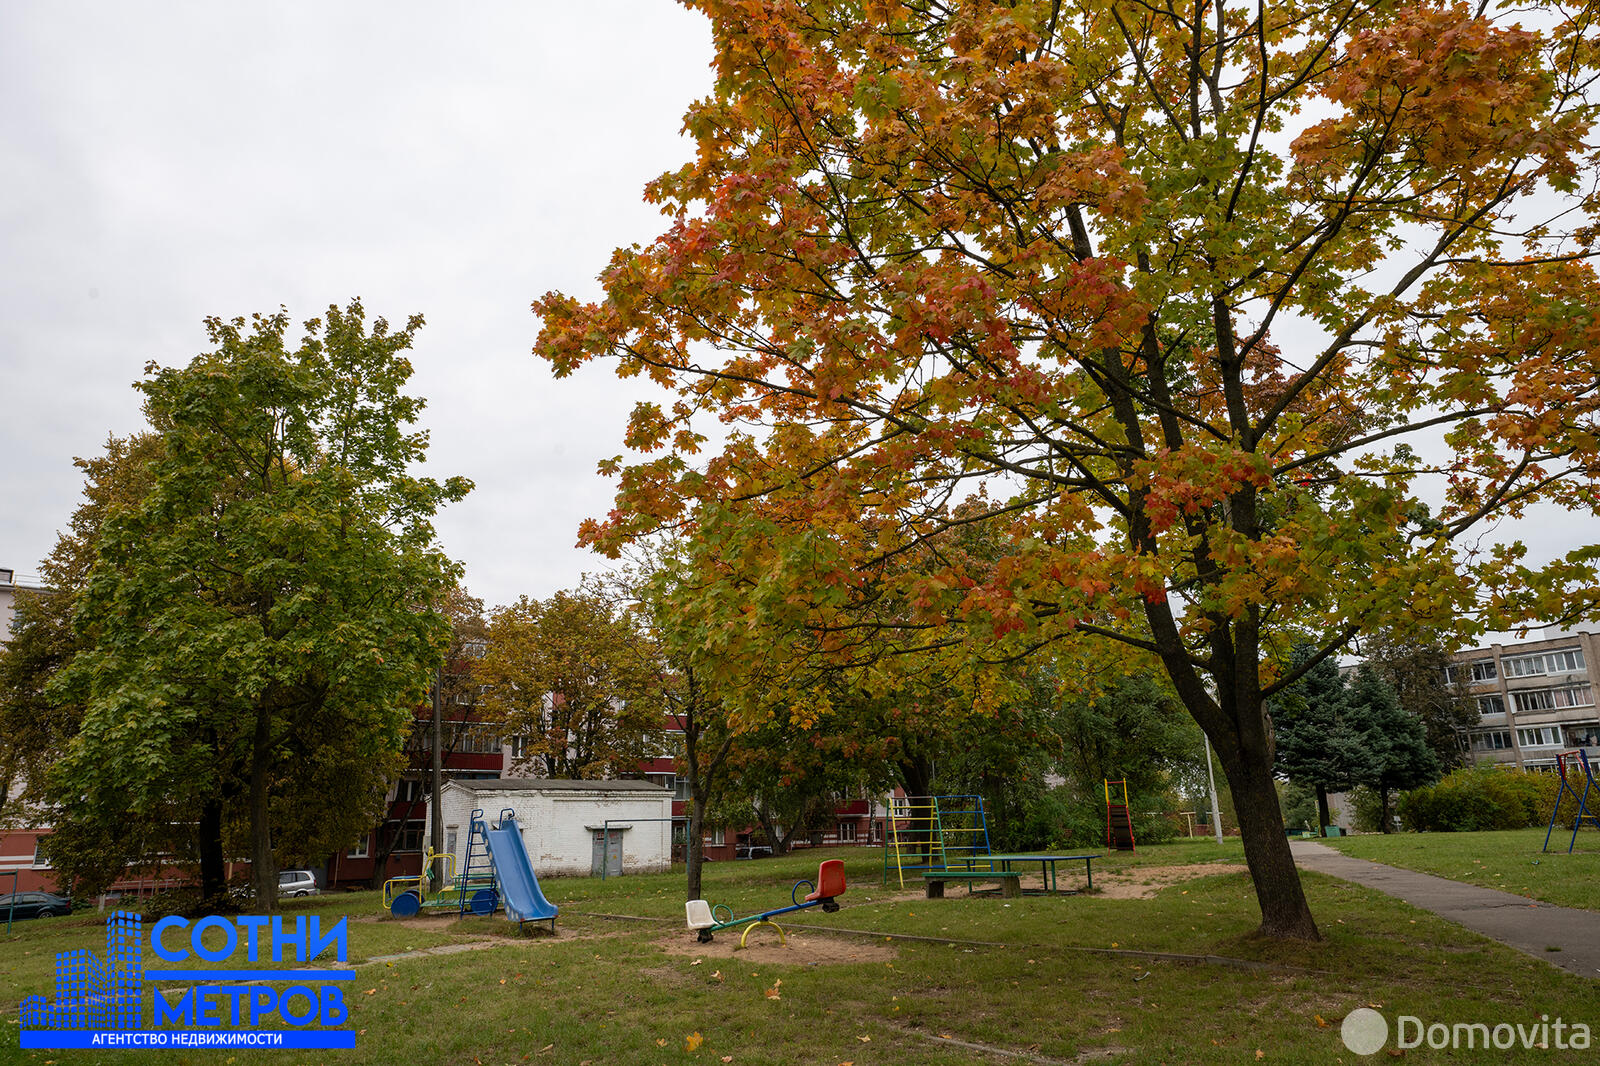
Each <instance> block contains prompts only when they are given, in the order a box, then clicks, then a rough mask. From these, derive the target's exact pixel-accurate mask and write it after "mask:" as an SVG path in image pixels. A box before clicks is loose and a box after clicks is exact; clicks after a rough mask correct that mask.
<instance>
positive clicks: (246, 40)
mask: <svg viewBox="0 0 1600 1066" xmlns="http://www.w3.org/2000/svg"><path fill="white" fill-rule="evenodd" d="M710 60H711V39H710V30H709V25H708V24H707V23H706V22H705V20H704V19H702V18H701V17H700V16H699V15H697V14H693V13H690V12H687V11H685V10H684V9H683V8H681V7H679V6H677V5H676V4H674V3H671V2H670V0H608V2H607V3H605V4H572V3H565V2H560V0H522V2H497V3H478V4H465V5H442V4H436V3H426V4H425V3H413V2H393V0H385V2H383V3H376V2H364V3H275V4H217V3H209V2H208V3H174V2H170V0H162V2H149V0H138V2H127V0H118V2H110V0H106V2H100V3H75V2H70V0H8V2H7V3H5V4H3V5H0V234H3V239H0V380H3V385H0V396H3V397H4V407H3V409H0V464H3V465H0V471H3V473H0V489H3V493H0V567H15V568H16V569H18V570H19V571H33V570H35V569H36V568H37V565H38V561H39V560H40V559H41V558H42V557H43V556H44V555H45V554H47V553H48V552H49V551H50V549H51V546H52V545H53V544H54V542H55V537H56V531H57V530H58V529H60V528H61V527H62V526H63V525H64V524H65V522H66V520H67V518H68V516H69V515H70V513H71V511H72V509H73V508H74V507H75V506H76V503H77V500H78V495H79V492H80V489H81V486H82V480H81V478H80V477H79V474H78V471H77V470H75V469H74V468H73V466H72V459H73V457H74V456H78V455H92V454H94V453H95V452H97V451H98V450H99V448H100V446H101V444H102V443H103V442H104V440H105V437H106V435H107V434H108V433H117V434H125V433H128V432H131V431H133V430H135V429H137V428H139V426H140V425H141V422H142V420H141V418H140V416H139V411H138V398H137V395H136V394H135V392H134V391H133V389H132V388H130V385H131V384H132V383H133V382H134V381H136V380H138V379H139V378H140V377H141V376H142V373H143V368H144V365H145V364H146V362H148V361H149V360H152V359H154V360H157V361H159V362H162V363H165V364H174V365H176V364H182V363H184V362H187V361H188V360H189V359H190V358H191V357H193V356H194V355H196V354H198V353H199V352H201V351H202V350H204V348H205V335H204V332H203V329H202V326H201V320H202V319H203V318H204V317H205V316H206V315H211V314H218V315H224V316H233V315H248V314H249V313H251V312H254V311H268V310H273V309H275V308H277V307H278V306H279V305H280V304H282V305H284V306H286V307H287V308H288V309H289V312H290V314H291V315H292V316H293V317H294V318H295V319H296V320H302V319H305V318H309V317H312V316H314V315H317V314H320V313H321V311H322V309H323V308H324V307H325V306H326V305H327V304H328V303H330V302H338V303H343V302H344V301H346V300H347V299H349V298H350V297H352V296H360V297H361V298H362V299H363V301H364V302H365V304H366V306H367V309H368V312H369V315H374V316H375V315H379V314H381V315H384V316H386V317H388V318H389V319H391V320H392V321H403V320H404V319H405V317H406V316H407V315H408V314H410V313H412V312H419V311H420V312H422V313H423V314H425V315H426V316H427V319H428V325H427V326H426V327H425V328H424V329H423V331H422V333H421V335H420V337H419V343H418V346H417V349H416V350H415V351H414V352H413V356H412V357H413V362H414V364H415V366H416V371H417V373H416V377H415V378H414V379H413V391H415V392H416V393H417V394H419V395H422V396H425V397H427V399H428V405H429V406H428V411H427V412H426V414H425V419H424V422H425V425H426V427H427V428H428V429H429V430H430V431H431V432H432V439H433V447H432V462H431V463H430V470H431V471H432V472H435V473H437V474H440V475H448V474H464V475H466V476H468V477H470V478H472V479H473V480H474V481H475V482H477V486H478V487H477V490H476V491H475V492H474V493H473V494H472V495H471V496H470V497H468V499H467V500H466V501H464V502H463V503H460V504H457V505H454V506H453V507H451V508H449V509H448V511H447V512H446V513H445V514H444V515H443V516H442V517H441V519H440V521H439V523H438V526H439V531H440V535H441V538H442V540H443V542H444V545H445V547H446V549H447V550H448V551H449V552H450V554H451V555H453V556H454V557H456V558H458V559H460V560H462V561H463V562H464V563H465V564H466V567H467V584H468V587H469V588H470V589H471V590H472V591H473V592H475V593H476V594H478V595H480V596H482V597H484V598H485V600H486V601H488V602H489V603H490V604H495V603H503V602H508V601H510V600H512V599H514V598H515V597H516V596H517V595H519V594H522V593H527V594H529V595H533V596H540V597H542V596H546V595H548V594H549V593H551V592H553V591H555V590H556V589H558V588H564V587H570V586H571V585H572V584H574V583H575V582H576V581H577V579H578V576H579V574H580V573H581V572H583V571H584V570H589V571H596V570H600V569H603V567H604V562H605V561H604V560H602V559H599V558H598V557H596V556H593V555H591V554H589V553H587V552H579V551H577V550H576V549H575V548H573V542H574V540H575V537H576V529H577V525H578V523H579V521H580V520H582V519H583V518H584V517H587V516H590V515H594V514H602V513H604V511H605V510H606V509H608V508H609V507H610V504H611V487H612V486H611V485H610V483H608V482H606V481H603V480H602V479H600V478H599V477H597V476H596V475H595V473H594V467H595V462H596V460H597V459H599V458H600V457H602V456H605V455H610V454H615V453H617V452H619V451H621V443H620V442H621V431H622V423H623V420H624V417H625V415H626V412H627V409H628V408H629V407H630V406H631V403H632V397H631V396H630V394H629V392H628V391H627V390H625V389H623V388H621V387H619V385H618V383H617V381H616V379H615V378H614V377H613V376H612V375H611V372H610V369H609V367H601V366H596V367H593V368H590V369H589V370H588V371H586V372H584V373H581V374H579V375H577V376H576V377H575V378H570V379H568V380H566V381H562V382H557V381H555V380H554V379H553V378H551V376H550V375H549V374H548V373H546V372H545V371H544V370H543V369H542V368H541V367H540V366H539V365H536V363H535V360H534V359H533V357H532V355H531V354H530V350H531V348H532V345H533V340H534V337H535V335H536V333H537V330H538V322H537V320H536V319H535V318H534V316H533V314H532V313H531V312H530V311H529V309H528V305H529V303H530V301H532V300H533V299H534V298H535V297H536V296H538V295H540V294H542V293H544V292H545V291H547V290H549V289H552V288H560V289H563V290H566V291H569V292H573V293H575V294H577V295H593V294H594V293H596V292H597V291H598V286H597V285H596V283H595V281H594V278H595V275H596V274H598V273H599V271H600V270H601V269H602V268H603V267H604V266H605V264H606V262H607V260H608V259H609V258H610V255H611V251H612V249H613V248H615V247H616V246H618V245H621V244H628V243H633V242H646V241H648V240H650V239H651V238H653V237H654V236H655V235H656V234H657V233H658V232H659V231H660V230H661V229H662V228H663V220H662V219H661V217H660V216H659V215H657V214H656V213H655V211H654V210H653V209H651V208H649V207H647V206H646V205H645V204H644V203H643V202H642V199H641V191H642V189H643V186H644V183H645V182H646V181H648V180H649V179H650V178H652V177H655V176H656V175H657V174H659V173H661V172H662V171H664V170H667V169H669V168H672V167H676V166H678V165H681V164H682V163H683V162H685V161H686V160H687V159H688V158H690V156H691V154H692V147H691V146H690V144H689V142H687V141H686V140H684V139H683V138H681V137H680V135H679V130H680V128H681V125H682V117H683V111H684V109H685V107H686V106H687V105H688V103H689V102H690V101H691V100H693V99H694V98H696V97H698V96H702V95H704V94H705V93H706V92H707V91H708V90H709V88H710V86H711V72H710V69H709V66H708V64H709V63H710Z"/></svg>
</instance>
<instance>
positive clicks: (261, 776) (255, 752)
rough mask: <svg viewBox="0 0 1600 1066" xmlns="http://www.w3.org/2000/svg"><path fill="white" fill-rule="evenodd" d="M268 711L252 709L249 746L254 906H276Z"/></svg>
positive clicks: (262, 707) (266, 908)
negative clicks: (252, 729) (252, 733)
mask: <svg viewBox="0 0 1600 1066" xmlns="http://www.w3.org/2000/svg"><path fill="white" fill-rule="evenodd" d="M271 769H272V711H271V709H270V707H269V706H268V705H267V704H265V703H263V704H261V705H259V706H257V708H256V731H255V737H254V738H253V739H252V743H251V747H250V884H251V886H252V887H253V888H254V889H255V897H256V907H257V908H258V909H260V910H264V911H266V912H268V913H271V912H273V911H275V910H277V909H278V865H277V861H276V859H275V858H274V857H273V854H272V821H271V814H272V811H271V799H272V797H271V794H270V785H271V781H270V778H269V775H270V773H271Z"/></svg>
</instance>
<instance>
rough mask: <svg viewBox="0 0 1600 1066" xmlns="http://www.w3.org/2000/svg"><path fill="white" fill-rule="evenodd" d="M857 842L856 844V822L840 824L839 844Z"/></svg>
mask: <svg viewBox="0 0 1600 1066" xmlns="http://www.w3.org/2000/svg"><path fill="white" fill-rule="evenodd" d="M855 842H856V823H854V822H840V823H839V843H841V844H854V843H855Z"/></svg>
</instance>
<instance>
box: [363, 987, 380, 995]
mask: <svg viewBox="0 0 1600 1066" xmlns="http://www.w3.org/2000/svg"><path fill="white" fill-rule="evenodd" d="M376 991H377V989H376V988H369V989H367V990H366V991H365V992H363V993H361V994H362V995H363V996H370V995H372V993H374V992H376Z"/></svg>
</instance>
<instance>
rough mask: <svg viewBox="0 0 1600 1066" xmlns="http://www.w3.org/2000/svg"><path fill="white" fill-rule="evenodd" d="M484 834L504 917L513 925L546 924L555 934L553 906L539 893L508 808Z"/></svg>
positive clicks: (537, 883)
mask: <svg viewBox="0 0 1600 1066" xmlns="http://www.w3.org/2000/svg"><path fill="white" fill-rule="evenodd" d="M484 835H485V838H486V839H487V841H488V844H489V861H490V862H491V863H493V864H494V873H495V877H496V878H498V879H499V881H500V897H501V902H502V903H504V904H505V908H506V917H507V918H509V919H511V920H512V921H514V922H549V923H550V931H551V932H552V933H553V932H555V929H556V914H557V913H558V912H557V909H556V905H555V904H554V903H551V902H550V901H549V900H547V899H545V898H544V893H543V892H541V891H540V890H539V877H538V875H537V874H535V873H534V872H533V863H532V862H530V861H529V859H528V849H527V847H526V846H524V845H523V843H522V830H521V828H520V827H518V825H517V816H516V815H515V814H514V813H513V812H512V811H510V810H509V809H508V810H503V811H501V812H500V822H499V824H498V825H494V826H490V827H489V828H488V829H487V830H486V832H485V834H484Z"/></svg>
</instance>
